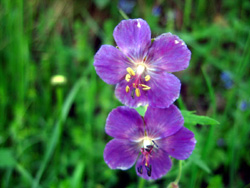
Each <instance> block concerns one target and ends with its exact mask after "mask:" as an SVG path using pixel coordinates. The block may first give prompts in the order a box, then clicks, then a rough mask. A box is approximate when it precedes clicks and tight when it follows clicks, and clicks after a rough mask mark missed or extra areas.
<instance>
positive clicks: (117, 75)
mask: <svg viewBox="0 0 250 188" xmlns="http://www.w3.org/2000/svg"><path fill="white" fill-rule="evenodd" d="M94 59H95V61H94V66H95V69H96V73H97V74H98V76H99V77H100V78H101V79H102V80H103V81H104V82H106V83H108V84H116V83H118V82H119V81H120V80H121V79H124V76H125V74H126V73H127V71H126V68H127V67H129V66H130V65H131V62H129V61H128V58H127V57H126V56H125V55H124V54H123V53H122V52H121V51H120V50H118V49H117V48H115V47H113V46H110V45H102V46H101V48H100V49H99V50H98V52H97V53H96V55H95V58H94Z"/></svg>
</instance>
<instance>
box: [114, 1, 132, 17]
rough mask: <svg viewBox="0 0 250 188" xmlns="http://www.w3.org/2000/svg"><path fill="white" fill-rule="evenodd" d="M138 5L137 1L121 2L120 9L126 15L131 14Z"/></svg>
mask: <svg viewBox="0 0 250 188" xmlns="http://www.w3.org/2000/svg"><path fill="white" fill-rule="evenodd" d="M135 4H136V1H135V0H119V3H118V7H119V8H120V9H122V10H123V11H124V12H125V13H126V14H130V13H131V12H132V11H133V8H134V6H135Z"/></svg>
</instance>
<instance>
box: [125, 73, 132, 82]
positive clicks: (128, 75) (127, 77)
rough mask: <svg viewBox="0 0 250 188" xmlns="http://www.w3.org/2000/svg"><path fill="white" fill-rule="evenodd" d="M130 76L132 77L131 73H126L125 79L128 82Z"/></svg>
mask: <svg viewBox="0 0 250 188" xmlns="http://www.w3.org/2000/svg"><path fill="white" fill-rule="evenodd" d="M130 78H131V76H130V74H126V77H125V80H126V81H127V82H129V81H130Z"/></svg>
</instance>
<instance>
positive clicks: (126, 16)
mask: <svg viewBox="0 0 250 188" xmlns="http://www.w3.org/2000/svg"><path fill="white" fill-rule="evenodd" d="M119 12H120V14H121V16H122V17H123V18H124V19H125V20H129V17H128V15H127V14H126V13H125V12H124V11H123V10H122V9H120V8H119Z"/></svg>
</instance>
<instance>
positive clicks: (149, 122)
mask: <svg viewBox="0 0 250 188" xmlns="http://www.w3.org/2000/svg"><path fill="white" fill-rule="evenodd" d="M183 122H184V120H183V117H182V115H181V113H180V111H179V110H178V108H177V107H176V106H174V105H171V106H170V107H169V108H164V109H163V108H153V107H148V109H147V111H146V113H145V117H144V118H142V117H141V116H140V115H139V114H138V112H137V111H136V110H135V109H131V108H129V107H125V106H123V107H118V108H116V109H114V110H113V111H112V112H111V113H110V114H109V116H108V118H107V122H106V127H105V130H106V133H107V134H108V135H110V136H112V137H114V139H113V140H111V141H110V142H109V143H108V144H107V145H106V147H105V150H104V160H105V162H106V163H107V165H108V166H109V167H110V168H111V169H121V170H127V169H129V168H131V167H132V166H133V165H134V163H135V162H136V160H137V158H138V160H137V162H136V165H135V168H136V172H137V175H138V176H141V177H142V178H144V179H148V180H149V179H158V178H160V177H162V176H163V175H165V174H166V173H167V172H168V171H169V170H170V168H171V166H172V162H171V159H170V158H169V155H170V156H172V157H174V158H176V159H179V160H184V159H187V158H188V157H189V156H190V154H191V153H192V151H193V149H194V147H195V143H196V140H195V138H194V134H193V133H192V132H191V131H189V130H188V129H186V128H185V127H183ZM138 155H140V156H139V157H138Z"/></svg>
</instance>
